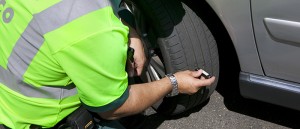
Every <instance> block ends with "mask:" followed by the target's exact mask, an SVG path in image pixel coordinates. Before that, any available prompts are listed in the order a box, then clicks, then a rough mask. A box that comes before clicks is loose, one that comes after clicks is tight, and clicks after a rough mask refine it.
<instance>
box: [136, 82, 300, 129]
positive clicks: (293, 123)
mask: <svg viewBox="0 0 300 129" xmlns="http://www.w3.org/2000/svg"><path fill="white" fill-rule="evenodd" d="M220 82H221V83H220V84H219V85H218V87H217V90H216V91H215V92H214V93H213V94H212V96H211V97H210V99H209V100H208V101H207V102H206V103H204V104H203V105H200V106H198V107H195V108H193V109H191V110H189V111H186V112H185V113H183V114H180V115H177V116H173V117H169V116H163V115H161V114H157V113H156V112H155V111H154V110H152V109H148V110H147V113H146V114H147V117H146V121H145V122H144V124H143V125H142V127H140V128H142V129H291V128H293V129H297V128H300V111H295V110H291V109H288V108H284V107H280V106H277V105H272V104H269V103H265V102H261V101H256V100H251V99H246V98H243V97H242V96H240V94H239V92H238V84H237V83H224V82H222V81H220ZM236 82H237V81H236Z"/></svg>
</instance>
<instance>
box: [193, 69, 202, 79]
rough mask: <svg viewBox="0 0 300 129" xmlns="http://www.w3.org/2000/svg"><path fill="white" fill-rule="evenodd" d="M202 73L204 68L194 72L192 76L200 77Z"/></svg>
mask: <svg viewBox="0 0 300 129" xmlns="http://www.w3.org/2000/svg"><path fill="white" fill-rule="evenodd" d="M201 74H202V69H199V70H197V71H193V72H192V76H193V77H195V78H198V77H199V76H200V75H201Z"/></svg>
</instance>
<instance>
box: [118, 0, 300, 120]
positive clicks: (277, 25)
mask: <svg viewBox="0 0 300 129" xmlns="http://www.w3.org/2000/svg"><path fill="white" fill-rule="evenodd" d="M298 7H300V1H299V0H284V1H283V0H206V1H205V0H198V1H197V0H184V1H179V0H125V3H123V4H122V5H121V9H124V10H123V11H120V12H119V15H120V16H122V15H124V14H126V15H127V16H126V18H127V21H128V22H129V23H130V24H131V25H132V26H134V27H135V28H136V29H137V30H138V32H139V34H140V36H141V37H142V39H143V42H144V45H145V48H146V52H147V55H148V59H149V60H148V65H147V69H146V71H145V74H144V76H143V78H142V81H153V80H159V79H160V78H162V77H164V76H165V74H166V73H170V72H176V71H180V70H185V69H190V70H193V69H196V68H202V69H204V70H206V71H207V72H208V73H210V74H211V75H214V76H216V77H217V78H218V79H219V80H220V79H222V78H225V77H228V76H231V77H236V81H238V80H239V89H240V93H241V95H242V96H244V97H246V98H251V99H256V100H261V101H265V102H268V103H273V104H276V105H281V106H284V107H288V108H292V109H296V110H300V101H299V100H300V84H299V83H300V58H298V56H299V57H300V12H299V9H298ZM128 16H129V17H128ZM220 35H221V36H220ZM222 39H229V40H228V41H226V40H222ZM235 59H236V60H235ZM298 59H299V60H298ZM228 64H229V65H228ZM237 70H238V72H239V76H234V74H235V73H234V72H235V71H237ZM217 85H218V81H216V82H215V83H214V84H213V85H212V86H210V87H206V88H203V89H201V90H199V92H198V93H196V94H194V95H179V96H177V97H171V98H168V97H166V98H164V99H163V100H161V101H160V102H158V103H157V104H155V105H153V107H154V109H156V111H158V112H160V113H164V114H169V115H170V114H171V115H174V114H178V113H181V112H184V111H186V110H189V109H191V108H193V107H195V106H197V105H200V104H201V103H204V102H205V101H206V100H207V99H208V98H209V97H210V95H211V94H212V93H213V91H214V90H215V88H216V87H217ZM227 86H230V85H227Z"/></svg>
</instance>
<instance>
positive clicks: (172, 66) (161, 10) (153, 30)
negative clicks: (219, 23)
mask: <svg viewBox="0 0 300 129" xmlns="http://www.w3.org/2000/svg"><path fill="white" fill-rule="evenodd" d="M126 8H128V10H130V11H131V13H132V14H133V16H134V19H135V21H134V22H133V23H131V24H132V25H133V26H135V27H136V29H137V31H138V33H139V34H140V35H141V37H142V40H143V42H144V45H145V48H146V51H147V55H148V59H149V60H148V62H149V63H148V66H147V69H146V71H145V74H143V75H144V76H143V80H144V81H155V80H159V79H160V78H163V77H164V76H165V74H166V73H175V72H177V71H182V70H194V69H196V68H201V69H204V70H205V71H207V72H208V73H210V74H211V75H213V76H215V77H216V81H215V82H214V83H213V84H212V85H211V86H208V87H204V88H202V89H200V90H199V91H198V92H197V93H195V94H193V95H184V94H180V95H178V96H175V97H165V98H163V99H162V100H160V101H159V102H157V103H156V104H154V105H153V108H154V109H155V110H156V111H157V112H159V113H163V114H167V115H176V114H179V113H182V112H184V111H187V110H189V109H191V108H193V107H195V106H198V105H200V104H201V103H203V102H204V101H206V100H207V99H208V98H209V97H210V95H211V94H212V93H213V91H214V90H215V88H216V85H217V82H218V76H219V58H218V50H217V44H216V41H215V39H214V37H213V36H212V34H211V32H210V31H209V29H208V28H207V26H206V25H205V24H204V23H203V21H202V20H201V18H199V17H198V16H197V15H196V14H195V13H194V12H193V11H192V10H191V9H190V8H189V7H188V6H186V5H185V4H184V3H182V2H181V1H178V0H132V1H126Z"/></svg>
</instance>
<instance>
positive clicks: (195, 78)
mask: <svg viewBox="0 0 300 129" xmlns="http://www.w3.org/2000/svg"><path fill="white" fill-rule="evenodd" d="M201 74H202V70H201V69H200V70H198V71H189V70H186V71H181V72H177V73H175V74H174V76H175V78H176V79H177V83H178V90H179V93H183V94H189V95H191V94H194V93H196V92H197V91H198V90H199V89H200V88H201V87H205V86H210V85H211V84H212V83H213V82H214V81H215V77H211V78H209V79H205V78H204V77H201V78H200V79H199V76H200V75H201Z"/></svg>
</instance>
